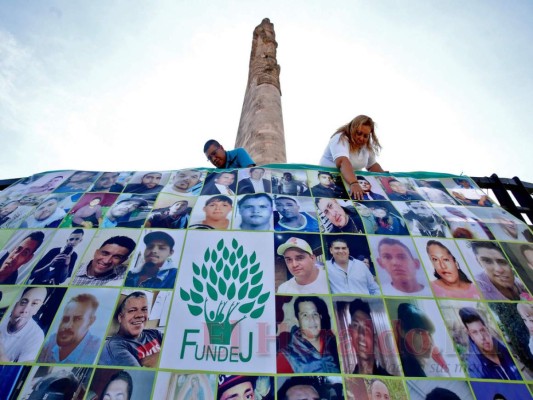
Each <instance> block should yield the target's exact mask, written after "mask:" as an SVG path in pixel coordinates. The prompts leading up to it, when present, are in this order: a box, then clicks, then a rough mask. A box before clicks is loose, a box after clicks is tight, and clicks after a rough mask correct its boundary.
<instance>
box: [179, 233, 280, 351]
mask: <svg viewBox="0 0 533 400" xmlns="http://www.w3.org/2000/svg"><path fill="white" fill-rule="evenodd" d="M231 247H232V249H229V248H228V247H227V246H225V244H224V239H220V241H219V242H218V243H217V246H216V249H213V250H211V249H210V248H209V247H208V248H207V249H206V250H205V253H204V262H203V264H202V266H201V267H200V266H198V265H197V264H195V263H193V264H192V269H193V273H194V274H193V277H192V286H193V288H192V289H190V290H189V291H186V290H184V289H180V297H181V299H182V300H183V301H185V302H187V306H188V307H189V311H190V313H191V314H192V315H194V316H195V317H197V316H199V315H200V314H202V313H203V314H204V318H205V322H206V325H207V330H208V332H209V340H210V343H211V344H222V345H229V344H230V339H231V332H232V331H233V328H235V326H236V325H237V324H238V323H239V322H241V321H242V320H243V319H245V318H246V317H250V318H253V319H257V318H259V317H260V316H261V315H262V314H263V312H264V311H265V303H266V301H267V300H268V298H269V297H270V292H268V291H264V292H263V293H261V291H262V290H263V284H262V283H261V279H262V278H263V272H262V271H261V270H260V268H259V267H260V263H258V262H257V263H256V258H257V257H256V254H255V251H254V252H253V253H252V254H251V255H250V256H248V255H246V254H244V250H243V246H241V245H239V242H237V240H235V239H233V240H232V242H231ZM208 302H217V303H218V306H216V311H215V310H214V308H215V305H212V304H210V305H208ZM235 311H238V313H239V314H240V315H239V316H240V318H239V319H237V320H236V321H235V322H233V323H231V322H230V318H231V316H232V314H233V313H234V312H235ZM234 318H235V317H234Z"/></svg>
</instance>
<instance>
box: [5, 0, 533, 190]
mask: <svg viewBox="0 0 533 400" xmlns="http://www.w3.org/2000/svg"><path fill="white" fill-rule="evenodd" d="M265 17H268V18H270V20H271V22H273V23H274V27H275V30H276V39H277V41H278V44H279V46H278V54H277V58H278V63H279V64H280V66H281V75H280V80H281V89H282V92H283V96H282V106H283V115H284V124H285V136H286V142H287V158H288V160H287V161H288V162H289V163H304V164H317V163H318V161H319V159H320V156H321V154H322V152H323V150H324V147H325V146H326V143H327V141H328V138H329V137H330V135H331V134H332V133H333V132H334V131H335V129H336V128H338V127H339V126H341V125H343V124H345V123H346V122H348V121H350V120H351V119H352V118H353V117H355V116H356V115H358V114H367V115H370V116H371V117H372V118H373V119H374V120H375V121H376V122H377V124H378V125H377V134H378V136H379V139H380V141H381V143H382V145H383V151H382V153H381V154H380V156H379V159H378V160H379V162H380V164H381V165H382V166H383V167H384V168H385V169H386V170H390V171H391V172H409V171H433V172H447V173H453V174H461V173H463V174H466V175H470V176H490V175H491V174H492V173H497V174H498V175H499V176H500V177H507V178H511V177H513V176H518V177H520V178H521V179H522V180H524V181H529V182H533V168H532V167H533V161H532V158H533V157H532V156H531V153H532V150H531V147H532V146H531V144H532V140H531V137H532V131H533V118H532V114H533V74H532V71H533V65H532V64H533V46H532V45H531V43H533V24H532V23H531V21H533V2H532V1H530V0H513V1H510V2H506V1H494V0H471V1H464V0H461V1H445V0H410V1H392V0H391V1H379V0H378V1H357V0H346V1H334V2H332V1H304V0H295V1H286V0H285V1H272V0H269V1H266V0H263V1H260V2H258V1H238V0H234V1H195V2H192V1H170V0H168V1H138V0H128V1H109V0H92V1H70V0H65V1H53V0H42V1H38V2H37V1H28V0H20V1H4V2H2V4H1V5H0V141H1V142H0V143H1V148H2V153H3V154H2V156H1V158H0V179H2V178H4V179H7V178H16V177H22V176H28V175H32V174H34V173H38V172H43V171H50V170H59V169H85V170H99V171H127V170H134V171H138V170H176V169H180V168H186V167H202V166H205V167H211V165H210V164H209V163H208V162H207V161H206V160H205V157H204V154H203V152H202V147H203V144H204V142H205V141H206V140H208V139H211V138H215V139H218V140H219V141H220V142H221V143H222V144H223V145H225V147H226V148H232V147H233V144H234V142H235V136H236V133H237V128H238V124H239V118H240V113H241V108H242V102H243V98H244V93H245V86H246V81H247V76H248V62H249V56H250V50H251V43H252V33H253V29H254V28H255V27H256V26H257V25H258V24H259V23H260V22H261V20H262V19H263V18H265Z"/></svg>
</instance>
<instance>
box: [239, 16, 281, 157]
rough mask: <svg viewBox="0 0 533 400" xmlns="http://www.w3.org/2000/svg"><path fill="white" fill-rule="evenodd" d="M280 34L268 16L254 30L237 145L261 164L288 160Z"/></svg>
mask: <svg viewBox="0 0 533 400" xmlns="http://www.w3.org/2000/svg"><path fill="white" fill-rule="evenodd" d="M277 47H278V43H277V42H276V33H275V32H274V24H272V23H271V22H270V20H269V19H268V18H265V19H263V21H262V22H261V24H260V25H259V26H257V27H256V28H255V29H254V37H253V40H252V53H251V55H250V70H249V73H248V84H247V86H246V93H245V95H244V102H243V105H242V112H241V120H240V122H239V130H238V132H237V139H236V140H235V147H244V148H245V149H246V150H247V151H248V153H250V155H251V156H252V158H253V159H254V161H255V162H256V163H257V165H263V164H272V163H286V162H287V155H286V151H285V133H284V130H283V115H282V113H281V89H280V84H279V71H280V67H279V65H278V62H277V60H276V48H277Z"/></svg>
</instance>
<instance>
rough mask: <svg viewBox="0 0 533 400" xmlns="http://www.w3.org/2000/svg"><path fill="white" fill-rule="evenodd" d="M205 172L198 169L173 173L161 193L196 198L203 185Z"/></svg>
mask: <svg viewBox="0 0 533 400" xmlns="http://www.w3.org/2000/svg"><path fill="white" fill-rule="evenodd" d="M204 178H205V172H203V171H201V170H199V169H181V170H178V171H175V172H174V173H173V174H172V176H171V177H170V181H169V183H168V184H167V185H166V186H165V187H164V188H163V190H162V191H163V192H165V193H172V194H177V195H180V196H198V195H199V194H200V190H202V185H203V184H204Z"/></svg>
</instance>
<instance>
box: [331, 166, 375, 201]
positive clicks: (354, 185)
mask: <svg viewBox="0 0 533 400" xmlns="http://www.w3.org/2000/svg"><path fill="white" fill-rule="evenodd" d="M335 164H336V165H337V168H338V169H339V170H340V171H341V174H342V177H343V178H344V180H345V181H346V182H347V183H348V185H350V196H352V197H353V198H354V199H355V200H363V195H364V192H363V189H362V188H361V186H360V185H359V182H358V181H357V177H356V176H355V174H354V172H353V167H352V163H351V162H350V160H349V159H348V157H338V158H336V159H335ZM374 165H376V164H374ZM374 165H373V166H374ZM373 166H372V167H373ZM380 168H381V167H380Z"/></svg>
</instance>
